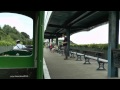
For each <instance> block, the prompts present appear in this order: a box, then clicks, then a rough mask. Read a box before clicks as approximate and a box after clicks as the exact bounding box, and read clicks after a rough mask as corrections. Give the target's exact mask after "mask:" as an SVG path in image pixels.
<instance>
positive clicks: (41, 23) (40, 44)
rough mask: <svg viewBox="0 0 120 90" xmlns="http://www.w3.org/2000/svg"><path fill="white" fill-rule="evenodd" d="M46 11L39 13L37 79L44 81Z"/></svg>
mask: <svg viewBox="0 0 120 90" xmlns="http://www.w3.org/2000/svg"><path fill="white" fill-rule="evenodd" d="M43 41H44V11H40V12H39V23H38V60H37V79H43Z"/></svg>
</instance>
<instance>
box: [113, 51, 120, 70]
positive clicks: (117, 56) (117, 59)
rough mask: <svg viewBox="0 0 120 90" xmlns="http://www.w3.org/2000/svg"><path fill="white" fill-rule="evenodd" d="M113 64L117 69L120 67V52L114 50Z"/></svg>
mask: <svg viewBox="0 0 120 90" xmlns="http://www.w3.org/2000/svg"><path fill="white" fill-rule="evenodd" d="M112 57H113V63H114V66H115V67H118V68H119V67H120V50H119V49H118V50H112Z"/></svg>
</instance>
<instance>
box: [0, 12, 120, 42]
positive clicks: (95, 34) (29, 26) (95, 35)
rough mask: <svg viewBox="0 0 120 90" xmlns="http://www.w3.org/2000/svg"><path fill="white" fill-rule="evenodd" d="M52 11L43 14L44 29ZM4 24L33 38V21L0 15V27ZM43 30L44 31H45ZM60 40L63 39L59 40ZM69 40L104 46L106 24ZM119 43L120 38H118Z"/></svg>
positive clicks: (19, 16)
mask: <svg viewBox="0 0 120 90" xmlns="http://www.w3.org/2000/svg"><path fill="white" fill-rule="evenodd" d="M51 13H52V11H49V13H48V12H47V11H46V12H45V27H44V28H45V29H46V26H47V22H48V21H49V17H50V15H51ZM5 24H7V25H10V26H12V27H16V29H17V30H18V31H19V32H26V33H27V34H28V35H29V36H30V38H31V39H32V37H33V20H32V19H31V18H29V17H27V16H24V15H21V14H14V13H0V27H3V26H4V25H5ZM45 29H44V30H45ZM119 35H120V34H119ZM59 39H60V40H61V39H63V38H59ZM70 40H71V41H72V42H74V43H76V44H93V43H95V44H104V43H108V24H105V25H102V26H99V27H96V28H94V29H92V30H90V31H82V32H78V33H76V34H73V35H71V36H70ZM119 42H120V37H119Z"/></svg>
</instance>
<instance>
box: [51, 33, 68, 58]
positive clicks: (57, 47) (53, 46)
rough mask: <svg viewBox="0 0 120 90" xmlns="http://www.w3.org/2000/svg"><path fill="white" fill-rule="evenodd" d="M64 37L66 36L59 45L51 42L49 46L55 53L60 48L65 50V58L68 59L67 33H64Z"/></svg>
mask: <svg viewBox="0 0 120 90" xmlns="http://www.w3.org/2000/svg"><path fill="white" fill-rule="evenodd" d="M62 37H64V40H63V42H62V44H60V45H59V46H57V45H54V44H51V45H50V46H49V48H50V51H51V52H53V53H54V52H55V51H57V50H59V49H60V50H64V54H65V58H64V60H67V59H68V52H67V50H68V47H67V37H66V36H65V34H63V35H62Z"/></svg>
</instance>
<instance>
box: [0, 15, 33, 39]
mask: <svg viewBox="0 0 120 90" xmlns="http://www.w3.org/2000/svg"><path fill="white" fill-rule="evenodd" d="M5 24H7V25H10V26H11V27H16V29H17V30H18V31H19V32H26V33H27V34H28V35H29V36H30V38H31V39H32V37H33V20H32V19H31V18H30V17H27V16H24V15H21V14H15V13H0V27H3V26H4V25H5Z"/></svg>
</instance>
